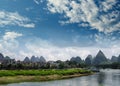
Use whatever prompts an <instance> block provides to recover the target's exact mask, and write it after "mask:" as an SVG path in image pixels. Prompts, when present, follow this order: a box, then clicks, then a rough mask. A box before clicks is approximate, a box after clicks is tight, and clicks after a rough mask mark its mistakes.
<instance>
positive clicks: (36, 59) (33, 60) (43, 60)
mask: <svg viewBox="0 0 120 86" xmlns="http://www.w3.org/2000/svg"><path fill="white" fill-rule="evenodd" d="M31 62H41V63H45V62H46V60H45V58H44V57H43V56H41V57H40V58H39V57H35V56H32V57H31Z"/></svg>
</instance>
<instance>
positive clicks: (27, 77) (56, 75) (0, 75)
mask: <svg viewBox="0 0 120 86" xmlns="http://www.w3.org/2000/svg"><path fill="white" fill-rule="evenodd" d="M90 74H92V72H91V71H89V70H85V69H80V68H74V69H48V70H43V69H42V70H1V71H0V84H7V83H15V82H35V81H48V80H56V79H65V78H72V77H78V76H83V75H90Z"/></svg>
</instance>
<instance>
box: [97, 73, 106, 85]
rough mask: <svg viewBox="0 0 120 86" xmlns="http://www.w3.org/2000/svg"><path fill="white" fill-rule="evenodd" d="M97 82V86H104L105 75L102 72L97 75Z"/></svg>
mask: <svg viewBox="0 0 120 86" xmlns="http://www.w3.org/2000/svg"><path fill="white" fill-rule="evenodd" d="M97 82H98V85H99V86H104V83H105V73H104V72H101V73H100V74H98V77H97Z"/></svg>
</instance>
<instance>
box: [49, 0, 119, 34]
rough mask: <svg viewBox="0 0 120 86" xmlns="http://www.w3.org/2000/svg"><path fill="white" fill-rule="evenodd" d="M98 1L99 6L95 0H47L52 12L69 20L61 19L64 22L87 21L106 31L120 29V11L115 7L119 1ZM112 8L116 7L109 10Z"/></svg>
mask: <svg viewBox="0 0 120 86" xmlns="http://www.w3.org/2000/svg"><path fill="white" fill-rule="evenodd" d="M98 2H99V5H100V6H99V7H98V6H97V5H96V4H95V2H94V0H78V1H76V0H47V8H48V10H49V11H50V12H51V13H59V14H63V17H64V18H66V20H67V21H61V23H62V24H65V23H81V22H87V23H88V24H89V25H90V26H91V27H92V29H93V28H94V29H97V30H98V31H100V32H104V33H110V32H113V31H117V30H120V23H119V21H118V19H119V15H120V13H119V11H118V10H116V9H114V5H115V4H116V3H117V1H116V0H105V1H98ZM111 9H114V10H112V13H111V12H108V11H109V10H111ZM100 12H102V13H100ZM105 12H106V13H105ZM104 13H105V14H104ZM114 22H116V23H114Z"/></svg>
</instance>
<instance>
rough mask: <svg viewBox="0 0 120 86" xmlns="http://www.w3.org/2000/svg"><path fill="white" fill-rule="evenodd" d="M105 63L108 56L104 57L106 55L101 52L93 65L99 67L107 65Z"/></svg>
mask: <svg viewBox="0 0 120 86" xmlns="http://www.w3.org/2000/svg"><path fill="white" fill-rule="evenodd" d="M105 62H107V58H106V56H105V55H104V53H103V52H102V51H101V50H100V51H99V52H98V53H97V55H96V57H95V58H94V60H93V64H94V65H98V64H102V63H105Z"/></svg>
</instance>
